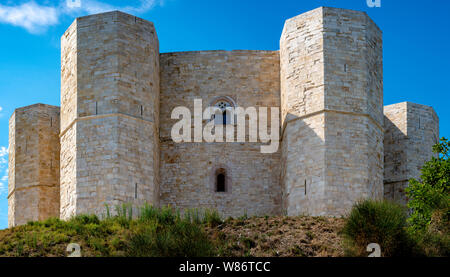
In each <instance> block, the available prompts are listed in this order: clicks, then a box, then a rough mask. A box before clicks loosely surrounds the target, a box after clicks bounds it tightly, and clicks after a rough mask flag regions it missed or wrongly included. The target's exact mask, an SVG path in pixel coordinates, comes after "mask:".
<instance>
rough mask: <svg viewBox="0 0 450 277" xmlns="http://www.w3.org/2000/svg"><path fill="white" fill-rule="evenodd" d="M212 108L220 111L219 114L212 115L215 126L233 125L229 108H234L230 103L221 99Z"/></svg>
mask: <svg viewBox="0 0 450 277" xmlns="http://www.w3.org/2000/svg"><path fill="white" fill-rule="evenodd" d="M214 107H216V108H219V109H220V113H219V112H216V114H214V115H213V119H214V122H215V124H217V125H226V124H233V120H232V119H233V115H232V112H231V110H230V108H234V105H233V104H232V101H228V100H226V99H222V98H221V99H219V100H218V101H216V102H215V104H214Z"/></svg>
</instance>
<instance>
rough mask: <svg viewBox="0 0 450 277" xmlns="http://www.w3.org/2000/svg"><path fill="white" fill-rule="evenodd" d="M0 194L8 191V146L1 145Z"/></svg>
mask: <svg viewBox="0 0 450 277" xmlns="http://www.w3.org/2000/svg"><path fill="white" fill-rule="evenodd" d="M0 172H1V173H0V195H2V194H4V193H6V192H7V191H8V148H6V147H4V146H1V147H0Z"/></svg>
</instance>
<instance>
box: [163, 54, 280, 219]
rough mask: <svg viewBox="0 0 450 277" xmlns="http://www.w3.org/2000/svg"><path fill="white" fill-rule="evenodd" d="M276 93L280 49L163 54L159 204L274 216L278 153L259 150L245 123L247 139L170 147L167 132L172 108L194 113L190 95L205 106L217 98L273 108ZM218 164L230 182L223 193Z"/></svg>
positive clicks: (277, 195) (277, 206)
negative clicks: (219, 189)
mask: <svg viewBox="0 0 450 277" xmlns="http://www.w3.org/2000/svg"><path fill="white" fill-rule="evenodd" d="M279 95H280V77H279V53H278V51H231V52H228V51H200V52H183V53H168V54H161V118H160V120H161V169H160V174H161V193H162V194H161V204H162V205H172V206H176V207H178V208H181V209H185V208H197V207H198V208H201V207H203V208H216V209H217V210H218V211H219V212H220V213H221V214H223V215H224V216H241V215H243V214H244V213H247V214H249V215H265V214H280V212H281V210H280V208H281V195H280V193H279V192H280V191H281V189H280V186H279V157H280V156H279V151H277V152H276V153H274V154H262V153H261V152H260V146H261V144H262V143H259V142H258V143H252V142H248V141H249V140H248V124H247V132H246V133H247V139H246V142H235V143H181V144H175V143H174V142H173V141H172V140H171V137H170V131H171V128H172V126H173V125H174V124H175V123H176V122H177V121H178V120H172V119H171V112H172V110H173V109H174V108H175V107H177V106H184V107H188V108H189V109H190V110H191V111H194V99H201V100H202V102H203V108H206V107H209V106H214V104H215V102H216V101H217V100H220V99H222V98H223V97H226V98H227V99H230V102H232V104H233V105H235V106H236V107H243V108H247V107H257V108H258V107H277V108H278V107H279V106H280V102H279V101H280V98H279ZM192 115H193V114H192ZM192 122H194V121H193V119H192ZM206 122H207V121H204V123H206ZM268 126H270V124H269V125H268ZM269 130H270V127H269ZM192 135H193V132H192ZM219 169H223V170H224V171H225V173H226V175H227V178H228V180H229V184H228V190H227V191H226V192H225V193H223V192H216V191H215V187H214V183H215V178H216V176H215V173H216V171H217V170H219Z"/></svg>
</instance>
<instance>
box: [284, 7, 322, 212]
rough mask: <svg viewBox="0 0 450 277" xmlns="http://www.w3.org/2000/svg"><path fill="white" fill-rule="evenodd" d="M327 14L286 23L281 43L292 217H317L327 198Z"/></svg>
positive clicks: (318, 11) (287, 203)
mask: <svg viewBox="0 0 450 277" xmlns="http://www.w3.org/2000/svg"><path fill="white" fill-rule="evenodd" d="M322 14H323V11H322V9H315V10H313V11H310V12H307V13H304V14H301V15H299V16H297V17H295V18H292V19H290V20H287V21H286V23H285V26H284V29H283V33H282V35H281V40H280V64H281V68H280V70H281V110H282V120H283V125H282V126H283V129H282V134H283V146H282V158H281V166H282V174H281V183H282V186H283V210H284V212H286V213H287V214H288V215H298V214H315V213H318V210H319V209H320V207H319V206H320V203H321V201H322V199H323V196H324V193H323V187H324V185H325V167H324V163H325V148H324V145H325V129H324V128H325V116H324V114H323V113H322V111H323V109H324V99H323V98H324V74H323V71H324V60H323V58H324V54H323V35H322V32H323V15H322ZM313 203H315V205H312V204H313Z"/></svg>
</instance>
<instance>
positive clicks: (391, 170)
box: [384, 102, 439, 204]
mask: <svg viewBox="0 0 450 277" xmlns="http://www.w3.org/2000/svg"><path fill="white" fill-rule="evenodd" d="M384 116H385V117H384V128H385V130H386V131H385V134H384V197H385V198H386V199H389V200H392V201H396V202H398V203H400V204H406V203H407V197H406V193H405V189H406V187H407V186H408V183H409V179H411V178H416V179H417V178H419V177H420V175H421V172H420V170H421V168H422V166H423V165H424V163H425V162H427V161H429V160H430V159H431V157H433V156H434V157H436V158H437V154H435V153H433V145H435V144H437V143H439V118H438V116H437V114H436V112H435V111H434V109H433V108H432V107H430V106H425V105H420V104H415V103H411V102H403V103H398V104H393V105H389V106H385V107H384Z"/></svg>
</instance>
